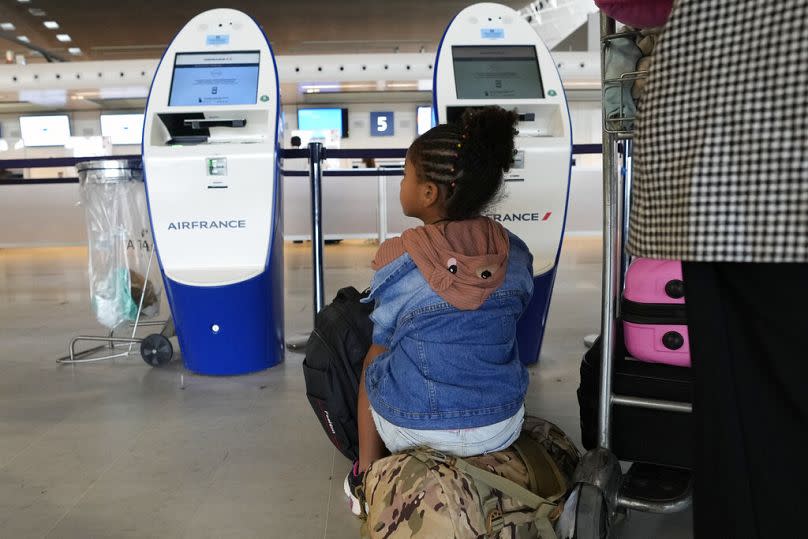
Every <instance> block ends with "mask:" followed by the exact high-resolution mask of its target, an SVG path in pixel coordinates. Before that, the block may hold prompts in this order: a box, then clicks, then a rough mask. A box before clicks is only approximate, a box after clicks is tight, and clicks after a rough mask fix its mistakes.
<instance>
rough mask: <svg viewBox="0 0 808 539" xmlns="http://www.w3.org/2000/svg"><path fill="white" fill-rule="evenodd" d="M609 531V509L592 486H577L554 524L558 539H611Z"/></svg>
mask: <svg viewBox="0 0 808 539" xmlns="http://www.w3.org/2000/svg"><path fill="white" fill-rule="evenodd" d="M609 530H610V526H609V509H608V507H607V506H606V500H605V499H604V498H603V493H602V492H601V491H600V489H599V488H598V487H596V486H594V485H589V484H585V483H582V484H579V485H577V486H576V487H575V488H574V489H573V491H572V492H571V493H570V495H569V496H568V497H567V503H566V504H565V507H564V512H563V513H562V515H561V518H560V519H559V522H558V523H557V524H556V533H557V534H558V537H559V539H606V538H607V537H612V536H611V535H610V533H609Z"/></svg>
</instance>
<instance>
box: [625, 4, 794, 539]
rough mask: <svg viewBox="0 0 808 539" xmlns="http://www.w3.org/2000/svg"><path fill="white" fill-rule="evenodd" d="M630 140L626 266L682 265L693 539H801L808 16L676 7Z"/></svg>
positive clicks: (731, 7) (790, 8)
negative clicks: (650, 262)
mask: <svg viewBox="0 0 808 539" xmlns="http://www.w3.org/2000/svg"><path fill="white" fill-rule="evenodd" d="M635 140H636V144H635V153H634V163H635V176H634V182H633V187H632V190H633V192H632V197H633V200H632V205H631V217H630V233H629V239H628V248H629V251H630V252H631V253H632V254H633V255H636V256H641V257H648V258H662V259H679V260H682V261H683V269H684V280H685V287H686V301H687V314H688V323H689V332H690V347H691V355H692V360H693V369H694V377H695V390H694V414H695V425H696V426H695V428H696V432H695V433H694V437H695V440H696V456H695V460H694V463H695V464H694V473H695V498H694V511H695V514H694V525H695V532H696V537H698V538H708V537H709V538H718V537H727V538H746V537H766V538H768V537H772V538H774V537H778V538H779V537H805V536H806V535H808V532H806V531H805V530H804V528H805V517H804V513H803V512H804V511H805V508H806V501H808V497H807V496H806V494H805V492H806V488H808V460H806V454H807V453H806V451H808V445H806V441H807V440H808V347H807V346H806V344H808V0H777V1H774V0H678V1H677V2H676V3H675V4H674V7H673V11H672V13H671V18H670V20H669V21H668V24H667V26H666V28H665V30H664V33H663V35H662V37H661V38H660V41H659V43H658V45H657V49H656V52H655V56H654V61H653V66H652V68H651V72H650V75H649V78H648V84H647V87H646V94H645V96H644V97H643V100H642V102H641V104H640V109H639V113H638V119H637V129H636V134H635Z"/></svg>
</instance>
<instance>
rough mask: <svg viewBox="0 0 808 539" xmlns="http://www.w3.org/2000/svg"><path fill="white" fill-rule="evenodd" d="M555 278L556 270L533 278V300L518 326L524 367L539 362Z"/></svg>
mask: <svg viewBox="0 0 808 539" xmlns="http://www.w3.org/2000/svg"><path fill="white" fill-rule="evenodd" d="M555 276H556V270H555V268H553V269H552V270H550V271H548V272H547V273H544V274H542V275H539V276H537V277H534V278H533V298H532V299H531V300H530V303H529V304H528V306H527V309H526V310H525V313H524V314H523V315H522V318H520V319H519V323H518V324H517V326H516V339H517V342H518V343H519V359H521V360H522V364H523V365H533V364H534V363H537V362H538V361H539V353H540V352H541V345H542V341H544V329H545V325H546V324H547V314H548V313H549V312H550V300H551V299H552V293H553V283H554V282H555Z"/></svg>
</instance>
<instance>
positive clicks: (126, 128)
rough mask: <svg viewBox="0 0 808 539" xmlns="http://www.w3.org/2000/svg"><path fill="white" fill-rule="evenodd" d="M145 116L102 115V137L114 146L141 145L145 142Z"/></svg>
mask: <svg viewBox="0 0 808 539" xmlns="http://www.w3.org/2000/svg"><path fill="white" fill-rule="evenodd" d="M143 119H144V116H143V114H102V115H101V136H103V137H109V139H110V142H112V144H140V142H141V141H142V140H143Z"/></svg>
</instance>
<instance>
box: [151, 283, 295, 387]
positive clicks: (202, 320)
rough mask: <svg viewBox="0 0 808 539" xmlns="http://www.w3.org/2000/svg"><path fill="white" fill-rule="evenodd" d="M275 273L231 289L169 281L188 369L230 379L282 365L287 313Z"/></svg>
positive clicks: (178, 335)
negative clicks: (277, 294)
mask: <svg viewBox="0 0 808 539" xmlns="http://www.w3.org/2000/svg"><path fill="white" fill-rule="evenodd" d="M271 276H272V272H271V271H269V270H267V271H265V272H264V273H262V274H261V275H258V276H257V277H253V278H251V279H248V280H246V281H243V282H241V283H236V284H231V285H227V286H212V287H201V286H188V285H184V284H181V283H177V282H175V281H172V280H171V279H169V278H166V279H165V281H166V291H167V293H168V296H169V300H170V301H171V308H172V312H173V315H174V321H175V324H176V328H177V338H178V339H179V342H180V349H181V350H182V356H183V361H184V363H185V367H186V368H187V369H188V370H191V371H193V372H195V373H198V374H205V375H213V376H230V375H238V374H248V373H251V372H256V371H262V370H264V369H268V368H270V367H272V366H274V365H277V364H278V363H280V362H281V361H282V359H283V308H282V306H281V307H280V308H279V307H278V305H276V304H275V303H276V302H280V301H281V298H279V297H273V295H274V294H272V293H271V290H272V287H271V283H270V281H271Z"/></svg>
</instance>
